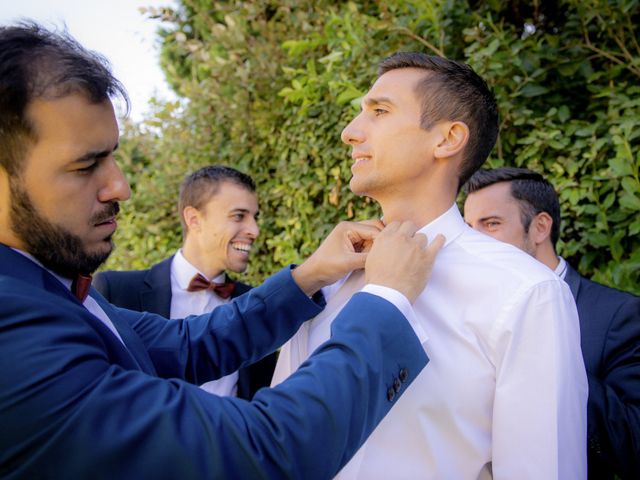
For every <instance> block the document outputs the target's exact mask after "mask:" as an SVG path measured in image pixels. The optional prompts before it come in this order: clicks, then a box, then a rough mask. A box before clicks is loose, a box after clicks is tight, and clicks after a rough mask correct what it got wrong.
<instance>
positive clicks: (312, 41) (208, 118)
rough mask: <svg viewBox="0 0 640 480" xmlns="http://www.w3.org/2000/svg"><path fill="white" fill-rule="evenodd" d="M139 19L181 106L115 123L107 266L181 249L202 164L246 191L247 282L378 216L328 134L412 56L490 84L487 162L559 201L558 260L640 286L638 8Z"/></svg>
mask: <svg viewBox="0 0 640 480" xmlns="http://www.w3.org/2000/svg"><path fill="white" fill-rule="evenodd" d="M530 3H532V4H533V6H532V5H529V4H530ZM147 13H148V15H149V16H151V17H156V18H162V19H163V20H165V21H169V25H170V26H171V27H170V28H165V30H163V31H162V32H161V33H160V34H161V36H162V38H163V49H162V58H163V67H164V70H165V72H166V74H167V78H168V79H169V81H170V83H171V84H172V85H173V87H174V89H175V90H176V92H178V94H179V95H180V96H181V98H182V99H183V100H181V101H180V102H177V103H175V104H167V105H162V104H159V105H157V106H156V110H155V112H154V113H153V114H151V115H149V118H148V119H147V120H146V121H145V122H143V123H142V124H139V125H128V126H127V128H126V129H125V133H124V135H123V141H122V149H121V160H122V164H123V166H124V168H125V170H126V172H127V173H128V174H129V177H130V179H132V182H133V190H134V196H133V200H132V201H131V202H129V204H128V205H125V208H124V209H123V210H124V214H123V217H122V221H121V229H120V233H119V234H118V240H119V242H118V245H119V248H118V249H117V251H116V253H115V254H114V255H113V256H112V258H111V259H110V260H109V262H108V265H107V268H123V269H124V268H143V267H147V266H149V265H151V264H152V263H154V262H156V261H158V260H160V259H162V258H164V257H165V256H167V255H169V254H170V253H172V251H173V250H174V249H175V248H177V246H178V245H179V244H180V231H179V222H178V217H177V212H176V208H175V203H176V197H177V191H178V185H179V183H180V181H181V180H182V178H183V176H184V175H185V174H186V173H188V172H190V171H192V170H194V169H196V168H199V167H201V166H203V165H206V164H210V163H224V164H228V165H231V166H234V167H236V168H239V169H241V170H243V171H246V172H247V173H250V174H251V175H252V176H253V177H254V179H255V180H256V182H257V185H258V189H259V194H260V206H261V228H262V234H261V238H260V241H259V250H258V251H257V252H255V254H254V257H253V262H252V263H251V266H250V269H249V271H248V272H247V275H246V277H247V279H248V280H249V281H251V282H259V281H260V280H262V279H263V278H264V277H265V276H266V275H268V274H269V273H271V272H273V271H275V270H276V269H278V268H279V267H281V266H282V265H284V264H287V263H291V262H299V261H300V260H301V259H302V258H304V257H305V256H307V255H308V254H309V253H310V252H311V251H313V249H314V248H315V247H316V246H317V245H318V242H319V241H320V240H321V239H322V238H323V237H324V236H325V235H326V234H327V232H328V231H329V230H330V229H331V228H332V226H333V225H334V224H335V223H337V222H338V221H340V220H344V219H364V218H370V217H373V216H376V215H378V214H379V211H378V208H377V205H375V204H374V203H373V202H371V201H369V200H368V199H363V198H357V197H355V196H353V195H352V194H351V192H350V191H349V188H348V181H349V178H350V171H349V167H350V163H351V161H350V157H349V148H348V147H346V146H345V145H343V144H342V143H341V141H340V138H339V136H340V132H341V130H342V128H343V127H344V126H345V125H346V124H347V123H348V121H349V120H350V119H351V118H352V117H353V116H354V115H355V114H356V112H357V111H358V108H359V106H358V105H359V97H360V96H361V95H363V94H364V92H366V90H367V89H368V87H369V86H370V84H371V82H372V81H373V80H374V78H375V74H376V65H377V63H378V62H379V61H380V60H381V59H382V58H384V57H386V56H388V55H390V54H392V53H393V52H395V51H398V50H418V51H424V52H427V53H434V54H440V55H445V56H447V57H449V58H454V59H457V60H462V61H465V62H467V63H469V64H470V65H472V66H473V67H474V69H476V71H477V72H478V73H480V74H481V75H482V76H483V77H484V78H485V79H487V81H488V83H489V84H490V85H491V87H492V88H493V90H494V92H495V94H496V97H497V100H498V103H499V107H500V113H501V135H500V137H499V139H498V145H497V146H496V148H495V149H494V151H493V153H492V155H491V157H490V159H489V162H488V164H489V165H490V166H500V165H516V166H526V167H529V168H532V169H534V170H537V171H540V172H542V173H544V174H545V175H546V176H547V177H548V178H549V179H550V180H551V181H552V182H553V184H554V185H555V186H556V187H557V189H558V192H559V193H560V197H561V201H562V207H563V208H562V210H563V229H562V238H563V241H562V242H561V244H560V251H561V253H562V254H563V255H564V256H565V257H567V258H568V259H569V260H570V262H571V263H573V264H574V265H575V266H577V267H578V268H579V270H580V271H581V272H582V273H584V274H586V275H588V276H593V277H594V278H595V279H596V280H598V281H601V282H603V283H606V284H610V285H615V286H618V287H619V288H623V289H626V290H631V291H634V292H636V293H640V240H639V239H638V233H639V232H640V215H639V212H640V178H639V170H640V150H639V148H638V145H639V135H640V134H639V133H638V132H640V129H638V128H634V127H635V125H636V123H637V119H638V118H640V95H639V93H640V87H638V85H640V82H639V80H640V47H639V46H638V40H637V39H638V33H637V29H636V28H637V27H636V25H638V24H640V5H639V3H638V1H597V0H596V1H589V0H587V1H585V0H582V1H577V0H570V1H560V2H524V1H523V2H519V1H512V2H507V3H505V2H498V1H484V2H483V1H480V2H478V1H476V2H462V1H444V0H440V1H437V0H436V1H433V0H432V1H427V0H423V1H418V0H413V1H397V0H387V1H354V2H326V1H288V0H281V1H265V0H255V1H225V2H210V1H208V0H189V1H187V0H183V2H182V3H181V6H180V8H179V9H178V10H177V11H172V10H170V9H162V10H153V9H150V10H148V12H147ZM165 25H166V23H165ZM134 212H135V213H134Z"/></svg>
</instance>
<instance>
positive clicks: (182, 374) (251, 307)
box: [121, 268, 323, 383]
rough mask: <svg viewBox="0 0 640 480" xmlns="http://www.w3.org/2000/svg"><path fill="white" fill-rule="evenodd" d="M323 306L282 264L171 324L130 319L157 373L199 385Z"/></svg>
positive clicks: (260, 351) (268, 346) (249, 359)
mask: <svg viewBox="0 0 640 480" xmlns="http://www.w3.org/2000/svg"><path fill="white" fill-rule="evenodd" d="M322 306H323V305H319V304H317V303H315V302H314V301H313V300H311V299H310V298H309V297H308V296H307V295H306V294H305V293H304V292H303V291H302V290H301V289H300V288H299V287H298V285H297V284H296V283H295V281H294V280H293V278H292V276H291V270H290V269H288V268H285V269H283V270H281V271H280V272H278V273H276V274H275V275H273V276H272V277H270V278H268V279H267V280H265V282H264V283H263V284H262V285H260V286H259V287H256V288H254V289H252V290H251V291H249V292H247V293H246V294H244V295H242V296H240V297H238V298H237V299H235V300H234V301H233V302H231V303H229V304H227V305H223V306H220V307H218V308H216V309H215V310H214V311H213V312H211V313H209V314H206V315H201V316H193V317H188V318H187V319H185V320H172V321H171V322H166V321H162V319H158V317H156V316H152V315H139V314H137V315H135V314H132V315H131V316H130V319H131V323H132V325H133V328H134V330H135V331H136V332H137V333H138V335H139V336H140V337H141V338H142V340H143V342H144V344H145V347H146V349H147V351H148V352H149V355H150V356H151V358H152V360H153V362H154V364H155V366H156V369H157V370H158V373H159V375H160V376H162V377H167V378H175V377H177V378H183V379H186V380H188V381H190V382H193V383H202V382H204V381H208V380H211V379H215V378H219V377H220V376H223V375H226V374H228V373H231V372H233V371H236V370H237V369H238V368H240V367H241V366H243V365H245V364H248V363H253V362H255V361H257V360H258V359H260V358H262V357H264V356H265V355H267V354H268V353H271V352H273V351H274V350H276V349H277V348H278V347H279V346H280V345H282V343H284V342H285V341H286V340H287V339H288V338H289V337H291V336H292V335H293V334H294V333H295V332H296V331H297V329H298V328H299V326H300V325H301V324H302V322H304V321H305V320H307V319H308V318H311V317H313V316H315V315H317V314H318V313H319V312H320V311H321V310H322ZM121 313H123V314H125V315H127V312H126V311H125V312H121Z"/></svg>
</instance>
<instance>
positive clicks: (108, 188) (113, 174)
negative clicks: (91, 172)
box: [98, 157, 131, 202]
mask: <svg viewBox="0 0 640 480" xmlns="http://www.w3.org/2000/svg"><path fill="white" fill-rule="evenodd" d="M104 161H105V162H106V164H105V172H104V175H105V181H104V185H103V186H102V188H100V190H99V192H98V200H100V201H101V202H110V201H124V200H128V199H129V198H130V197H131V188H129V182H127V179H126V178H125V176H124V173H122V170H121V169H120V167H119V166H118V164H117V163H116V161H115V159H114V158H113V157H111V158H109V159H105V160H104Z"/></svg>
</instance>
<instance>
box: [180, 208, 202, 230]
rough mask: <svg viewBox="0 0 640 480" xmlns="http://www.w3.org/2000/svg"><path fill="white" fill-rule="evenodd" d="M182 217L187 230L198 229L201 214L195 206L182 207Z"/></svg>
mask: <svg viewBox="0 0 640 480" xmlns="http://www.w3.org/2000/svg"><path fill="white" fill-rule="evenodd" d="M182 218H183V219H184V223H185V225H186V226H187V231H188V232H198V231H200V220H201V215H200V211H199V210H198V209H197V208H196V207H192V206H191V205H189V206H188V207H184V210H182Z"/></svg>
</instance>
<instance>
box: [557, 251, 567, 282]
mask: <svg viewBox="0 0 640 480" xmlns="http://www.w3.org/2000/svg"><path fill="white" fill-rule="evenodd" d="M554 272H556V275H558V276H559V277H560V278H561V279H563V280H564V277H566V276H567V261H566V260H565V259H564V258H562V257H561V256H560V255H558V266H557V267H556V268H555V270H554Z"/></svg>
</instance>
